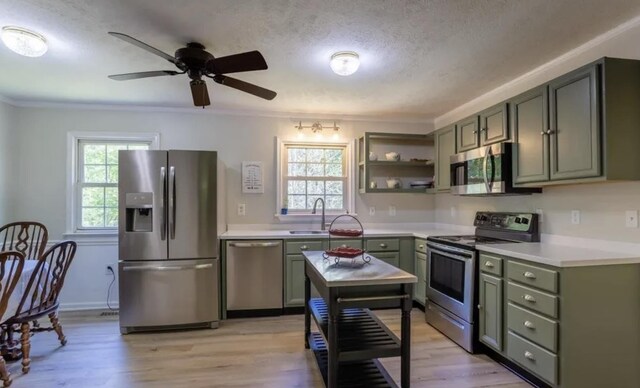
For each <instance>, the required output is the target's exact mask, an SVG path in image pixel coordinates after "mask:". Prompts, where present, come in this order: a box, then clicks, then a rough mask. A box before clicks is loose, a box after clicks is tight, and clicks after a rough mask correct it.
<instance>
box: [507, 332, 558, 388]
mask: <svg viewBox="0 0 640 388" xmlns="http://www.w3.org/2000/svg"><path fill="white" fill-rule="evenodd" d="M507 356H508V357H509V358H510V359H512V360H513V361H515V362H517V363H518V364H520V365H522V366H523V367H525V368H526V369H528V370H530V371H531V372H533V373H534V374H536V375H538V376H540V377H541V378H543V379H544V380H546V381H548V382H550V383H551V384H556V383H557V380H558V356H556V355H555V354H553V353H551V352H549V351H546V350H544V349H542V348H541V347H539V346H537V345H536V344H534V343H531V342H529V341H527V340H525V339H524V338H522V337H520V336H518V335H516V334H513V333H512V332H509V341H508V343H507Z"/></svg>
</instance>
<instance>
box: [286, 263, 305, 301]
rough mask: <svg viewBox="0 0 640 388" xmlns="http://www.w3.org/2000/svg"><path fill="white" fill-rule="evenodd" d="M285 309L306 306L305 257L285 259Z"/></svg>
mask: <svg viewBox="0 0 640 388" xmlns="http://www.w3.org/2000/svg"><path fill="white" fill-rule="evenodd" d="M284 271H285V277H284V278H285V285H284V305H285V307H293V306H303V305H304V256H303V255H287V258H286V259H285V268H284Z"/></svg>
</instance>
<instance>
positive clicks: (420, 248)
mask: <svg viewBox="0 0 640 388" xmlns="http://www.w3.org/2000/svg"><path fill="white" fill-rule="evenodd" d="M416 252H420V253H427V242H426V241H425V240H420V239H416Z"/></svg>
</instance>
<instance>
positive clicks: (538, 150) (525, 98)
mask: <svg viewBox="0 0 640 388" xmlns="http://www.w3.org/2000/svg"><path fill="white" fill-rule="evenodd" d="M509 107H510V109H511V110H510V112H511V114H510V117H511V128H513V136H514V139H513V141H514V143H516V144H515V146H514V147H513V181H514V182H515V183H526V182H540V181H546V180H549V137H548V136H547V135H546V131H547V130H548V128H549V125H548V118H547V111H548V102H547V86H546V85H545V86H541V87H538V88H535V89H533V90H530V91H528V92H526V93H523V94H521V95H519V96H517V97H515V98H513V99H511V100H510V103H509Z"/></svg>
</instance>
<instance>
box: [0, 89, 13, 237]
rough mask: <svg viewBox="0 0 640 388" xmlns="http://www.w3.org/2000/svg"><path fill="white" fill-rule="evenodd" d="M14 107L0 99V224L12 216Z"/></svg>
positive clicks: (9, 219)
mask: <svg viewBox="0 0 640 388" xmlns="http://www.w3.org/2000/svg"><path fill="white" fill-rule="evenodd" d="M14 126H15V108H14V107H13V106H11V105H9V104H7V103H4V102H2V101H0V225H4V224H6V223H7V222H10V221H11V220H12V218H13V206H12V204H13V194H12V192H13V189H12V188H13V186H12V181H13V179H14V177H15V175H16V173H15V171H12V170H13V156H14V153H13V147H12V144H13V136H15V135H14V134H15V131H14V129H15V128H14Z"/></svg>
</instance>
